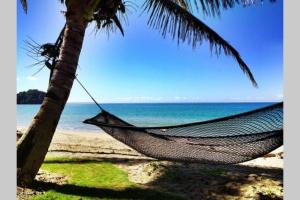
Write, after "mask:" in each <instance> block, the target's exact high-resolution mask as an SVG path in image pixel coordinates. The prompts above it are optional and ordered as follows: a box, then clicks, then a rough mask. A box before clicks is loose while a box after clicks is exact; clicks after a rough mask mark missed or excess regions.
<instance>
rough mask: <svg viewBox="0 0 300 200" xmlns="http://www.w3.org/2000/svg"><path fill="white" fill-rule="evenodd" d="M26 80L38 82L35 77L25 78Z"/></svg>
mask: <svg viewBox="0 0 300 200" xmlns="http://www.w3.org/2000/svg"><path fill="white" fill-rule="evenodd" d="M27 79H28V80H30V81H37V80H39V79H38V78H37V77H35V76H27Z"/></svg>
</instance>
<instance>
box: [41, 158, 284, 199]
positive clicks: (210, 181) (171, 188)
mask: <svg viewBox="0 0 300 200" xmlns="http://www.w3.org/2000/svg"><path fill="white" fill-rule="evenodd" d="M95 162H99V163H101V162H111V163H113V164H116V165H119V164H121V165H126V166H129V167H130V166H133V167H136V166H146V165H148V166H150V168H149V167H148V168H144V173H146V174H147V173H148V174H149V176H150V175H151V174H153V173H155V174H156V175H155V176H156V177H155V178H154V179H153V180H152V181H150V182H148V183H146V184H144V186H145V187H147V189H141V188H126V189H124V190H112V189H99V188H89V187H81V186H75V185H61V186H60V185H55V184H49V183H40V185H43V187H44V188H48V189H53V187H55V191H57V192H60V193H64V194H74V195H81V196H85V195H87V196H89V195H92V196H93V197H99V195H100V196H101V197H110V198H125V199H175V197H174V198H171V196H168V195H167V196H166V194H165V192H168V193H172V194H175V195H179V196H183V197H185V198H187V199H195V200H196V199H197V200H198V199H203V200H220V199H239V198H241V197H245V195H246V194H245V188H246V187H248V189H247V190H248V191H250V193H251V194H247V195H248V198H250V199H257V200H269V199H273V200H277V199H282V197H278V196H273V195H272V194H263V193H261V191H259V190H258V189H259V188H263V187H266V188H267V187H269V186H272V187H273V186H274V185H275V186H276V187H277V186H278V187H279V188H282V186H283V170H282V169H281V168H265V167H252V166H246V165H209V164H199V163H178V162H165V161H156V160H149V159H130V158H97V159H95V158H78V159H70V160H49V161H45V163H74V164H81V163H95ZM139 173H142V172H140V171H139V172H137V176H141V174H139ZM157 191H162V192H157ZM153 195H154V196H153Z"/></svg>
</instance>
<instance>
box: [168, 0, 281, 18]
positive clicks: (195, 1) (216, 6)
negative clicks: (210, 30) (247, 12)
mask: <svg viewBox="0 0 300 200" xmlns="http://www.w3.org/2000/svg"><path fill="white" fill-rule="evenodd" d="M263 1H264V0H173V2H176V3H178V4H179V5H180V6H183V5H187V8H189V9H188V10H192V8H196V10H201V11H202V12H203V13H204V14H205V15H208V16H210V15H212V16H215V15H220V11H221V10H222V9H229V8H233V7H234V6H235V5H238V4H242V5H243V6H249V5H253V4H257V3H262V2H263ZM269 1H270V2H271V3H274V2H275V1H276V0H269ZM183 7H184V6H183Z"/></svg>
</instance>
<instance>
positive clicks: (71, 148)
mask: <svg viewBox="0 0 300 200" xmlns="http://www.w3.org/2000/svg"><path fill="white" fill-rule="evenodd" d="M18 130H20V131H22V132H24V129H22V128H19V129H18ZM58 156H59V157H68V158H77V159H80V160H82V161H99V162H103V161H105V162H111V163H113V164H115V165H116V166H118V167H120V168H122V169H124V170H125V171H127V172H128V177H129V180H130V181H132V182H134V183H137V184H141V185H143V186H145V187H150V188H155V189H159V190H167V191H171V192H173V193H178V194H180V195H183V196H185V197H187V198H188V199H199V197H201V198H200V199H260V198H261V199H262V197H264V196H266V195H268V194H267V193H271V194H272V195H273V197H274V198H272V199H282V198H283V147H280V148H278V149H276V150H275V151H273V152H271V153H270V154H268V155H266V156H264V157H261V158H257V159H255V160H252V161H248V162H245V163H241V164H238V165H227V166H220V165H217V166H211V165H203V164H195V163H192V164H191V163H176V162H168V161H157V160H155V159H152V158H149V157H146V156H144V155H141V154H140V153H138V152H136V151H135V150H133V149H131V148H130V147H128V146H126V145H124V144H123V143H121V142H119V141H117V140H115V139H114V138H112V137H111V136H109V135H107V134H106V133H104V132H101V130H99V133H90V132H70V131H57V132H56V133H55V135H54V137H53V140H52V143H51V146H50V148H49V151H48V154H47V158H52V157H58ZM43 174H45V172H40V173H39V176H38V179H41V178H42V179H44V178H43V177H40V176H43ZM170 174H171V177H172V178H171V179H170ZM265 190H266V191H265ZM272 195H271V196H272Z"/></svg>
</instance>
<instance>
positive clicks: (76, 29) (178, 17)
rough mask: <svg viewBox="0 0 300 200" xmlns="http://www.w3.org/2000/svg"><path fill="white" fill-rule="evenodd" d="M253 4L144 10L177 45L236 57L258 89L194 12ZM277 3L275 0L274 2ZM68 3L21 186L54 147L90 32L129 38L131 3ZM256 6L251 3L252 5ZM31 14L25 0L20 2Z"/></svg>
mask: <svg viewBox="0 0 300 200" xmlns="http://www.w3.org/2000/svg"><path fill="white" fill-rule="evenodd" d="M248 1H249V0H144V4H143V9H144V11H146V12H148V13H149V21H148V25H149V26H150V27H152V28H154V29H157V30H158V31H160V32H161V34H162V36H163V37H165V36H167V35H170V36H171V37H172V38H173V39H177V41H178V43H183V42H187V43H189V44H190V45H191V46H192V47H193V48H195V47H197V46H198V45H199V44H201V43H202V41H204V40H206V41H208V42H209V44H210V47H211V50H213V51H214V52H215V53H216V54H220V53H222V52H224V53H225V54H226V55H229V56H232V57H233V58H234V59H235V60H236V61H237V63H238V65H239V67H240V68H241V69H242V71H243V72H244V73H245V74H246V75H247V76H248V78H249V79H250V81H251V82H252V84H253V85H254V86H256V85H257V84H256V81H255V79H254V77H253V75H252V73H251V71H250V69H249V67H248V66H247V65H246V63H245V62H244V61H243V59H242V58H241V57H240V55H239V53H238V51H237V50H235V49H234V48H233V47H232V46H231V45H230V44H229V43H228V42H226V41H225V40H224V39H223V38H222V37H221V36H220V35H218V34H217V33H216V32H215V31H214V30H212V29H211V28H209V27H208V26H207V25H205V23H203V22H202V21H201V20H200V19H198V18H197V17H195V16H194V15H193V13H196V12H203V13H204V14H205V15H208V16H216V15H219V14H220V11H221V10H222V9H227V8H232V7H233V6H235V5H236V4H243V5H246V4H247V2H248ZM271 1H273V0H271ZM60 2H61V3H64V4H65V5H66V12H65V19H66V26H65V28H64V30H63V36H62V38H61V46H60V48H59V52H57V53H58V59H57V62H55V63H54V68H53V69H52V73H51V74H52V75H51V77H50V81H49V86H48V89H47V93H46V97H45V98H44V101H43V103H42V105H41V107H40V110H39V111H38V113H37V114H36V116H35V117H34V118H33V120H32V122H31V125H30V126H29V128H28V130H27V131H26V133H25V134H24V135H23V136H22V138H21V139H20V140H19V141H18V145H17V168H18V169H17V174H18V183H23V184H30V183H31V182H32V180H33V179H34V177H35V176H36V174H37V172H38V170H39V168H40V166H41V164H42V162H43V160H44V158H45V155H46V153H47V151H48V148H49V145H50V143H51V140H52V137H53V134H54V132H55V129H56V126H57V124H58V121H59V119H60V116H61V113H62V111H63V109H64V106H65V104H66V102H67V100H68V97H69V94H70V91H71V88H72V85H73V81H74V78H75V73H76V69H77V66H78V59H79V55H80V51H81V48H82V43H83V39H84V35H85V30H86V28H87V26H88V25H89V24H91V23H92V22H95V24H96V28H97V29H106V30H107V31H111V30H115V29H119V30H120V31H121V33H122V34H124V31H123V28H122V24H121V22H120V20H119V19H120V16H121V17H122V15H124V14H126V12H127V7H130V4H128V3H129V2H127V1H125V2H124V1H123V0H61V1H60ZM251 2H252V1H251ZM21 3H22V6H23V8H24V11H25V12H27V2H26V0H21Z"/></svg>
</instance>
